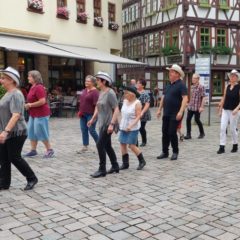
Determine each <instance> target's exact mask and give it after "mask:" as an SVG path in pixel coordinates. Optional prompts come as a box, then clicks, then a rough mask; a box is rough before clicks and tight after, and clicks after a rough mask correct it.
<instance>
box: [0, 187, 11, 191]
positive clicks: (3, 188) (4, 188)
mask: <svg viewBox="0 0 240 240" xmlns="http://www.w3.org/2000/svg"><path fill="white" fill-rule="evenodd" d="M8 189H9V186H0V191H1V190H8Z"/></svg>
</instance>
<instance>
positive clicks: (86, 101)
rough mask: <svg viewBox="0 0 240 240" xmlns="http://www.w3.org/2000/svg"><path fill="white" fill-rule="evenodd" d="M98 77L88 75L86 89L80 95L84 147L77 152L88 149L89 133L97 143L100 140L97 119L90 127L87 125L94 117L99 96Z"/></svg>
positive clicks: (79, 114)
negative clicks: (96, 85)
mask: <svg viewBox="0 0 240 240" xmlns="http://www.w3.org/2000/svg"><path fill="white" fill-rule="evenodd" d="M95 84H96V78H95V77H93V76H92V75H88V76H86V78H85V87H86V88H85V89H84V90H83V91H82V94H81V96H80V105H79V112H78V116H79V118H80V128H81V132H82V143H83V148H82V149H81V150H80V151H77V153H83V152H86V151H87V150H88V145H89V133H90V135H91V136H92V138H93V140H94V141H95V143H97V141H98V134H97V132H96V123H97V121H95V122H94V123H93V124H92V125H91V126H90V127H88V126H87V123H88V121H89V120H90V119H91V118H92V116H93V113H94V110H95V107H96V104H97V101H98V97H99V91H98V90H97V89H96V87H95Z"/></svg>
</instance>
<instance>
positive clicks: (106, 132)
mask: <svg viewBox="0 0 240 240" xmlns="http://www.w3.org/2000/svg"><path fill="white" fill-rule="evenodd" d="M95 77H96V79H97V85H98V87H99V88H100V95H99V98H98V101H97V105H96V107H95V111H94V114H93V116H92V118H91V119H90V120H89V122H88V127H90V126H91V125H92V124H93V123H94V122H95V121H96V119H97V117H98V126H99V138H98V142H97V150H98V155H99V168H98V170H97V171H96V172H95V173H93V174H91V176H92V177H93V178H98V177H105V176H106V174H107V173H108V174H111V173H114V172H116V173H118V172H119V165H118V162H117V156H116V154H115V151H114V149H113V147H112V141H111V136H112V133H113V131H114V130H115V131H116V129H117V118H118V114H119V108H118V101H117V97H116V94H115V92H114V91H113V90H112V89H111V88H110V86H111V85H112V78H111V77H110V76H109V74H108V73H106V72H98V73H97V75H96V76H95ZM106 154H107V155H108V157H109V159H110V162H111V165H112V167H111V169H110V170H109V171H108V172H107V171H106Z"/></svg>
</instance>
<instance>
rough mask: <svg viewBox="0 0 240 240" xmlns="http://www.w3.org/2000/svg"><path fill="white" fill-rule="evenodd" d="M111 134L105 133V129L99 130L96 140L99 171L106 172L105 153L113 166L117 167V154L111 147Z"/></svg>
mask: <svg viewBox="0 0 240 240" xmlns="http://www.w3.org/2000/svg"><path fill="white" fill-rule="evenodd" d="M111 136H112V134H108V133H107V129H103V130H100V132H99V138H98V142H97V150H98V155H99V171H102V172H106V154H107V155H108V157H109V159H110V162H111V164H112V167H113V168H116V167H118V162H117V156H116V154H115V151H114V149H113V148H112V140H111Z"/></svg>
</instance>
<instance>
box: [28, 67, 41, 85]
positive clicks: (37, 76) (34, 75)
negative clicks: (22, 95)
mask: <svg viewBox="0 0 240 240" xmlns="http://www.w3.org/2000/svg"><path fill="white" fill-rule="evenodd" d="M28 74H29V75H31V76H32V78H33V79H34V82H35V83H37V84H39V83H40V84H43V80H42V75H41V73H40V72H39V71H37V70H32V71H29V72H28Z"/></svg>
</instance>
